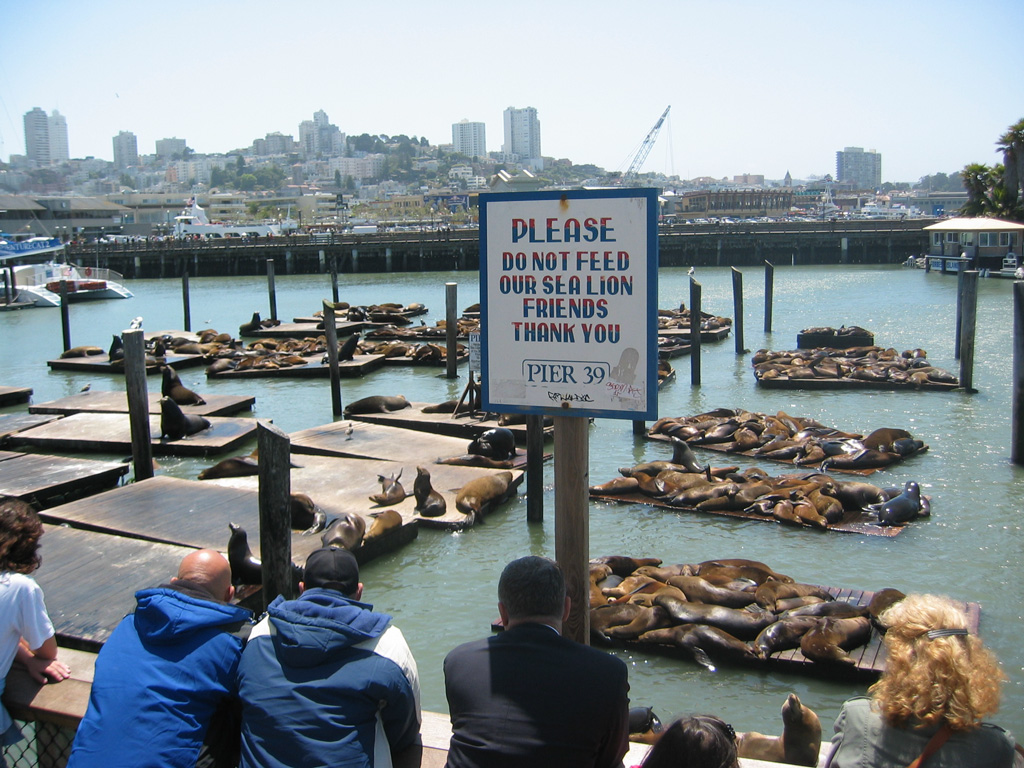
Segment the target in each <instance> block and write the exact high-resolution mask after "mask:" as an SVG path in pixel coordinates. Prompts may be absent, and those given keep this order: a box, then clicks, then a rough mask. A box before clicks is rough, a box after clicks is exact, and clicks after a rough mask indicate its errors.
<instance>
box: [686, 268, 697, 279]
mask: <svg viewBox="0 0 1024 768" xmlns="http://www.w3.org/2000/svg"><path fill="white" fill-rule="evenodd" d="M696 271H697V270H696V269H694V268H693V267H690V271H689V272H687V273H686V274H688V275H689V276H690V277H693V275H694V273H695V272H696Z"/></svg>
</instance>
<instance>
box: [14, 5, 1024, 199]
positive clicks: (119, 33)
mask: <svg viewBox="0 0 1024 768" xmlns="http://www.w3.org/2000/svg"><path fill="white" fill-rule="evenodd" d="M50 9H51V12H52V14H53V17H54V18H59V19H60V22H61V23H60V29H61V31H60V33H59V34H58V33H55V34H54V35H52V37H50V36H46V35H44V36H42V37H38V36H32V35H31V34H29V33H30V31H31V30H33V29H35V28H36V27H37V26H38V19H37V15H36V14H35V13H34V12H33V10H32V9H31V8H29V7H27V6H12V7H11V8H9V9H6V11H5V17H6V18H5V20H7V21H8V29H11V30H17V34H13V35H11V36H10V39H9V41H8V42H7V44H5V46H4V48H3V49H2V50H0V108H2V109H0V159H3V160H7V159H9V157H10V155H11V154H24V153H25V142H24V135H23V132H22V128H21V122H22V116H23V115H24V114H25V113H26V112H28V111H30V110H31V109H32V108H33V107H37V106H38V107H39V108H41V109H42V110H43V111H45V112H47V113H48V114H50V113H52V112H53V111H54V110H57V111H59V112H60V114H61V115H62V116H64V118H65V119H66V120H67V126H68V139H69V144H70V154H71V157H73V158H80V157H86V156H90V155H91V156H95V157H98V158H103V159H106V160H112V159H113V157H112V139H113V138H114V137H116V136H118V135H119V133H120V132H121V131H128V132H131V133H134V134H135V135H136V137H137V139H138V150H139V152H140V153H141V154H152V153H153V151H154V146H155V142H156V141H157V140H159V139H163V138H167V137H182V138H184V139H185V140H186V141H187V142H188V146H190V147H191V148H193V149H194V150H196V151H197V152H200V153H206V154H217V153H225V152H229V151H231V150H234V149H240V148H244V147H248V146H250V145H251V144H252V142H253V140H254V139H256V138H260V137H263V136H264V135H266V134H268V133H274V132H280V133H284V134H293V135H298V133H299V125H300V124H301V123H302V122H303V121H306V120H309V116H310V115H313V114H314V113H315V112H317V111H320V110H322V111H324V112H326V113H327V114H329V115H330V117H331V122H332V123H334V124H336V125H337V126H338V127H339V128H340V130H341V131H342V132H344V133H347V134H349V135H358V134H361V133H371V134H379V133H383V134H388V135H396V134H406V135H408V136H419V137H426V138H427V140H428V141H429V142H430V143H431V144H448V143H450V141H451V131H452V126H453V124H456V123H458V122H459V121H460V120H462V119H467V120H469V121H471V122H482V123H484V124H485V126H486V134H487V137H488V144H489V145H488V146H487V149H488V150H489V151H499V150H500V142H501V140H502V136H503V125H502V119H503V112H504V110H505V109H506V108H507V107H508V106H509V105H516V106H517V108H525V107H528V106H529V107H533V108H535V109H536V110H537V116H538V118H539V120H540V123H541V124H542V126H543V154H544V155H545V156H546V157H553V158H556V159H560V158H568V159H570V160H572V161H573V162H574V163H577V164H582V163H593V164H595V165H599V166H601V167H603V168H605V169H606V170H607V171H616V170H619V171H624V170H625V169H626V168H627V167H628V165H629V163H630V161H631V159H632V158H633V156H634V155H635V154H636V152H637V150H638V149H639V148H640V145H641V143H642V142H643V139H644V137H645V136H646V135H647V133H648V131H650V130H651V128H652V126H653V125H654V123H655V121H656V119H657V117H658V115H659V114H661V112H662V111H663V110H664V108H665V106H666V105H669V104H671V105H672V111H671V114H670V115H669V118H668V119H667V120H666V123H665V125H664V126H663V128H662V130H661V132H660V134H659V137H658V141H657V143H656V144H655V146H654V148H653V150H652V151H651V152H650V154H649V156H648V158H647V161H646V162H645V163H644V166H643V168H642V169H641V170H642V172H650V171H657V172H662V173H665V174H667V175H678V176H680V177H681V178H683V179H690V178H695V177H698V176H711V177H715V178H721V177H723V176H728V177H730V178H731V177H732V176H733V175H736V174H745V173H750V174H763V175H765V176H766V177H768V178H782V177H783V176H784V175H785V174H786V173H787V171H788V172H790V173H791V174H792V176H793V177H795V178H807V177H809V176H814V175H823V174H826V173H829V174H835V172H836V168H835V158H836V152H837V151H838V150H841V149H842V148H844V147H847V146H857V147H864V148H865V149H868V150H872V149H873V150H876V151H877V152H878V153H880V154H881V155H882V156H883V157H884V165H883V168H882V173H883V181H911V182H913V181H916V180H917V179H918V178H920V177H921V176H924V175H928V174H932V173H936V172H945V173H950V172H955V171H959V170H960V169H961V168H963V166H964V165H966V164H968V163H973V162H981V163H986V164H993V163H996V162H999V161H1000V160H1001V158H1000V157H999V155H998V154H997V153H996V147H995V142H996V140H997V139H998V137H999V136H1000V135H1002V133H1003V132H1004V131H1005V130H1006V129H1007V127H1008V126H1009V125H1011V124H1012V123H1014V122H1016V121H1017V120H1019V119H1020V118H1021V117H1022V115H1024V83H1022V82H1021V81H1020V79H1019V77H1017V76H1016V72H1017V70H1018V69H1019V67H1016V66H1012V65H1010V64H1004V65H997V64H998V61H999V58H1000V56H1005V57H1006V58H1007V59H1008V61H1011V62H1012V61H1014V60H1019V58H1020V55H1019V53H1017V52H1016V50H1017V48H1016V47H1014V46H1012V45H1006V46H1004V45H1002V44H998V43H994V42H991V41H992V40H994V39H995V36H996V34H997V33H998V36H999V37H1000V38H1001V39H1006V40H1014V39H1020V36H1021V32H1022V31H1024V6H1022V5H1021V4H1020V3H1019V2H1011V0H980V2H977V3H974V4H971V5H970V6H969V7H968V6H966V5H961V4H959V3H954V2H949V1H948V0H936V2H931V3H927V4H925V3H923V2H908V3H904V4H899V5H896V6H891V5H886V4H883V3H881V2H875V1H874V0H867V1H866V2H861V3H858V4H856V5H855V6H841V5H837V4H811V3H808V2H801V1H798V2H794V3H789V4H787V5H786V6H785V7H784V8H776V7H775V6H774V5H770V4H768V5H766V4H763V3H755V2H752V1H749V2H748V1H747V0H740V1H738V2H732V3H728V4H711V3H698V2H692V1H690V0H683V1H682V2H674V3H656V4H654V5H651V6H647V7H644V6H639V7H623V6H621V5H619V4H615V3H612V2H603V1H602V0H597V1H596V2H591V3H585V4H584V3H576V2H564V3H561V4H543V3H540V2H536V1H535V0H524V2H521V3H519V4H517V6H516V12H515V13H514V14H512V13H509V12H508V10H507V9H504V10H502V9H501V8H500V7H499V6H483V7H481V6H480V5H479V4H471V3H468V2H465V1H464V0H453V2H451V3H449V4H447V5H446V6H444V8H443V13H442V12H438V11H437V9H433V8H428V7H427V6H423V5H420V4H412V3H408V2H405V1H404V0H397V3H396V8H395V9H391V8H390V7H389V12H388V14H387V15H386V16H384V15H381V14H380V13H379V11H378V12H375V11H374V10H373V9H372V8H371V7H367V6H363V5H356V4H349V3H330V2H323V1H321V0H307V1H306V2H303V3H300V4H297V5H296V6H295V7H294V9H291V12H292V13H293V14H294V15H295V16H296V19H295V23H296V24H297V25H300V26H301V30H300V31H301V34H296V35H294V36H287V37H285V38H284V39H278V37H277V36H272V32H274V31H276V30H278V29H282V30H283V29H286V28H287V27H286V26H285V25H284V24H282V23H281V17H280V13H281V11H280V6H277V5H273V4H270V3H267V2H264V1H263V0H253V2H248V3H245V4H244V5H243V4H238V3H236V2H227V1H225V2H222V3H215V4H206V5H204V6H202V7H201V9H197V12H196V13H195V14H192V15H190V16H189V17H188V19H187V22H184V21H183V19H182V16H181V14H180V8H179V6H176V5H171V4H170V3H166V2H154V3H151V4H142V5H139V4H134V3H126V2H122V0H96V2H94V3H90V4H87V5H80V4H74V3H71V2H67V1H66V0H54V2H52V3H51V4H50ZM392 10H394V11H395V12H392ZM29 14H32V15H31V16H30V15H29ZM126 19H129V21H126ZM182 23H186V24H187V28H181V27H180V26H175V25H180V24H182ZM972 35H973V36H974V37H976V39H977V41H978V43H977V44H973V45H972V43H971V40H972ZM171 40H173V44H172V43H167V44H166V47H162V46H163V41H171ZM293 40H297V41H299V42H298V43H295V44H294V45H293V42H292V41H293ZM981 41H984V42H981ZM47 46H52V47H53V50H48V48H47ZM296 46H297V47H296ZM979 56H984V58H985V60H986V61H989V62H990V63H991V64H992V66H986V67H978V66H976V65H972V63H971V62H972V61H973V60H975V59H977V57H979ZM72 73H73V75H74V76H72Z"/></svg>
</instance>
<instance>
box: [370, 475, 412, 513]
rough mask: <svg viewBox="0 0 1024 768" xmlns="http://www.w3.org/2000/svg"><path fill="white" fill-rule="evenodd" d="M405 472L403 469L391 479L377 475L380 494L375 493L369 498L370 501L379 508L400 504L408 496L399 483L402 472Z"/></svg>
mask: <svg viewBox="0 0 1024 768" xmlns="http://www.w3.org/2000/svg"><path fill="white" fill-rule="evenodd" d="M403 471H405V467H402V468H401V469H399V470H398V474H397V475H392V476H391V477H384V475H377V480H378V481H379V482H380V488H381V492H380V493H375V494H373V495H372V496H371V497H370V501H372V502H373V503H374V504H379V505H380V506H382V507H383V506H391V505H392V504H400V503H401V502H402V500H403V499H404V498H405V497H406V496H408V494H407V493H406V492H405V488H403V487H402V484H401V483H400V482H399V478H400V477H401V476H402V472H403Z"/></svg>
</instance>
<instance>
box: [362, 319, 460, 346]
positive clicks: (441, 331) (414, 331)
mask: <svg viewBox="0 0 1024 768" xmlns="http://www.w3.org/2000/svg"><path fill="white" fill-rule="evenodd" d="M455 323H456V326H455V338H457V339H461V340H463V341H465V340H466V339H468V338H469V334H470V333H473V332H474V331H479V330H480V319H479V318H468V317H460V318H458V319H457V320H456V321H455ZM366 338H367V339H413V340H422V339H435V340H436V339H446V338H448V322H447V321H446V320H438V321H437V322H436V323H435V324H434V325H426V324H425V323H422V322H421V324H420V325H404V326H402V327H399V326H398V325H396V324H390V323H389V324H387V325H384V326H381V327H380V328H374V329H373V330H372V331H367V333H366Z"/></svg>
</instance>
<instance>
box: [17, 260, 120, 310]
mask: <svg viewBox="0 0 1024 768" xmlns="http://www.w3.org/2000/svg"><path fill="white" fill-rule="evenodd" d="M12 274H13V280H12V279H11V275H12ZM123 279H124V278H123V277H121V275H120V274H118V273H117V272H114V271H113V270H110V269H102V268H100V267H81V266H78V265H77V264H71V263H69V262H63V263H61V262H55V261H48V262H45V263H43V264H21V265H19V266H11V267H8V268H7V269H4V270H3V271H2V272H0V283H3V284H5V287H4V289H3V290H0V297H2V296H3V295H4V294H5V293H7V287H6V286H7V285H9V286H10V287H11V288H12V289H13V300H14V302H15V303H18V304H32V305H34V306H37V307H59V306H60V296H61V283H65V285H66V289H67V294H68V301H87V300H91V299H130V298H131V297H132V293H131V291H129V290H128V289H127V288H125V287H124V286H123V285H121V283H120V281H121V280H123Z"/></svg>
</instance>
